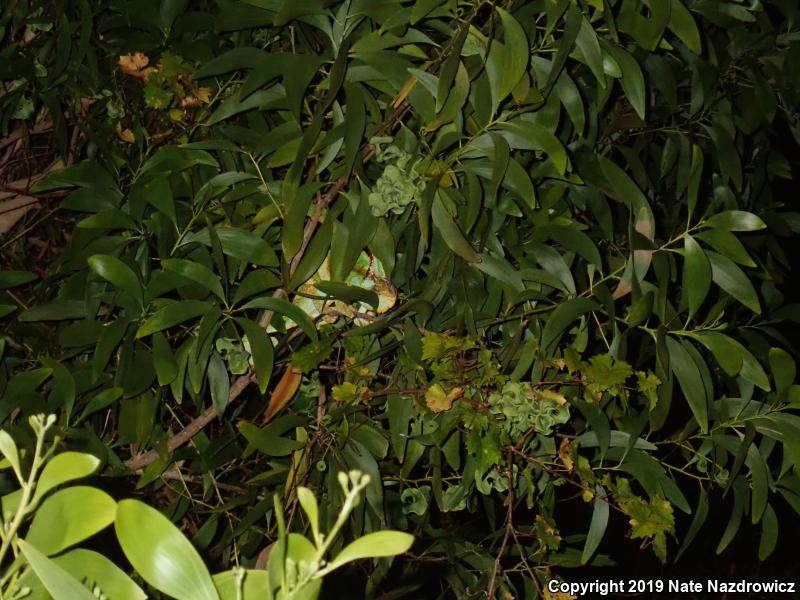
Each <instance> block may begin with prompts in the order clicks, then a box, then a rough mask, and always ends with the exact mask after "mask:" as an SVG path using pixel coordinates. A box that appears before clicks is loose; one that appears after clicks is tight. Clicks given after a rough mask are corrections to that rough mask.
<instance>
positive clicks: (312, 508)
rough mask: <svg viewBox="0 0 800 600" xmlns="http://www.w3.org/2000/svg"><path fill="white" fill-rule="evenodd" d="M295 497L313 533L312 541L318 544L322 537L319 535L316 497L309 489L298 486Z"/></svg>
mask: <svg viewBox="0 0 800 600" xmlns="http://www.w3.org/2000/svg"><path fill="white" fill-rule="evenodd" d="M297 499H298V500H299V501H300V506H302V507H303V511H304V512H305V513H306V516H307V517H308V524H309V525H310V526H311V532H312V534H313V535H314V543H315V544H317V545H320V544H321V542H322V538H320V536H319V506H318V505H317V498H316V497H315V496H314V492H312V491H311V490H310V489H308V488H307V487H303V486H299V487H298V488H297Z"/></svg>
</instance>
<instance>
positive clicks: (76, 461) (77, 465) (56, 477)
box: [33, 452, 100, 503]
mask: <svg viewBox="0 0 800 600" xmlns="http://www.w3.org/2000/svg"><path fill="white" fill-rule="evenodd" d="M98 467H100V459H99V458H97V457H96V456H94V455H92V454H86V453H85V452H62V453H60V454H56V455H55V456H54V457H53V458H51V459H50V460H49V461H47V464H46V465H45V466H44V469H42V473H41V475H40V476H39V482H38V483H37V484H36V492H35V493H34V495H33V502H34V503H36V502H38V501H39V500H41V499H42V498H43V497H44V496H45V494H47V492H49V491H50V490H52V489H53V488H55V487H57V486H59V485H61V484H62V483H66V482H67V481H72V480H75V479H82V478H83V477H88V476H89V475H91V474H92V473H94V472H95V471H96V470H97V469H98Z"/></svg>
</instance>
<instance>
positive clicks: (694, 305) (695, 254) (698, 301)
mask: <svg viewBox="0 0 800 600" xmlns="http://www.w3.org/2000/svg"><path fill="white" fill-rule="evenodd" d="M683 244H684V245H683V257H684V263H683V285H684V287H685V288H686V296H687V299H688V300H689V316H688V318H690V319H691V318H692V316H693V315H695V314H696V313H697V311H698V310H699V309H700V305H702V304H703V300H705V298H706V296H707V295H708V291H709V290H710V289H711V263H710V262H709V261H708V258H707V257H706V253H705V252H703V249H702V248H701V247H700V244H698V243H697V241H695V239H694V238H693V237H692V236H690V235H689V234H686V235H685V236H684V238H683Z"/></svg>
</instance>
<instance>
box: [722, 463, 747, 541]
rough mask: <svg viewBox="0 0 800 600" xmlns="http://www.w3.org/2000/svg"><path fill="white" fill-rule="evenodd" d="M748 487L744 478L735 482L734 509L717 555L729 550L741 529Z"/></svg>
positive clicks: (741, 477)
mask: <svg viewBox="0 0 800 600" xmlns="http://www.w3.org/2000/svg"><path fill="white" fill-rule="evenodd" d="M746 485H747V484H746V483H745V482H744V477H743V476H740V477H737V479H736V481H735V482H734V485H733V491H734V497H733V509H732V510H731V517H730V519H729V520H728V525H727V526H726V527H725V531H723V532H722V538H720V540H719V544H717V550H716V553H717V554H718V555H719V554H722V552H723V551H724V550H725V548H727V547H728V545H729V544H730V543H731V542H732V541H733V538H734V537H736V533H737V532H738V531H739V527H740V526H741V524H742V516H743V515H744V506H745V504H744V503H745V493H746V492H745V486H746Z"/></svg>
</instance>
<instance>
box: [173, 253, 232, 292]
mask: <svg viewBox="0 0 800 600" xmlns="http://www.w3.org/2000/svg"><path fill="white" fill-rule="evenodd" d="M161 264H162V265H163V266H164V268H165V269H166V270H167V271H171V272H173V273H177V274H178V275H180V276H181V277H185V278H186V279H189V280H191V281H194V282H195V283H199V284H200V285H202V286H203V287H204V288H206V289H207V290H208V291H209V292H211V293H212V294H214V295H215V296H216V297H217V298H219V299H220V300H222V301H223V302H225V291H224V290H223V289H222V283H220V279H219V277H217V276H216V275H215V274H214V272H213V271H212V270H211V269H209V268H208V267H206V266H205V265H201V264H200V263H198V262H194V261H191V260H184V259H182V258H168V259H165V260H163V261H161Z"/></svg>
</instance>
